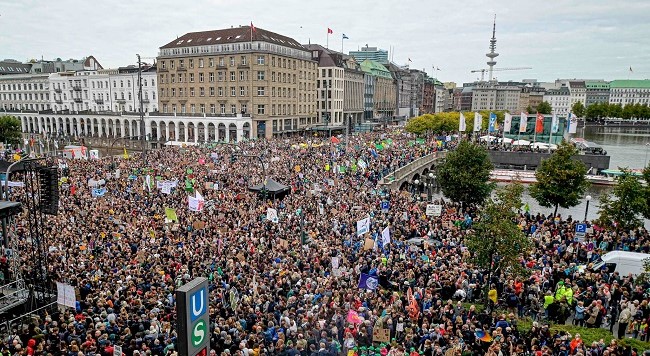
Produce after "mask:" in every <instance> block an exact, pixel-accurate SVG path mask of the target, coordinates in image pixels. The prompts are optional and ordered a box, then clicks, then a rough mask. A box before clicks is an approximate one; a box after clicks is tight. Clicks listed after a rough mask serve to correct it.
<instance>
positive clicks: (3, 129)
mask: <svg viewBox="0 0 650 356" xmlns="http://www.w3.org/2000/svg"><path fill="white" fill-rule="evenodd" d="M21 133H22V128H21V127H20V120H19V119H18V118H16V117H15V116H9V115H5V116H0V142H4V143H7V144H12V145H15V144H19V143H20V139H21Z"/></svg>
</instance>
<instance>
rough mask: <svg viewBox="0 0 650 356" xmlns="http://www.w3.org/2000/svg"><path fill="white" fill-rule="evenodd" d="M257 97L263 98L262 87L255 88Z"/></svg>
mask: <svg viewBox="0 0 650 356" xmlns="http://www.w3.org/2000/svg"><path fill="white" fill-rule="evenodd" d="M257 96H264V87H257Z"/></svg>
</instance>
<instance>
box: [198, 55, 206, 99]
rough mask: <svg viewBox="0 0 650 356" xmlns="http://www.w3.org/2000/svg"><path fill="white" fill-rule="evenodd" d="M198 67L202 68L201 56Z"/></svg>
mask: <svg viewBox="0 0 650 356" xmlns="http://www.w3.org/2000/svg"><path fill="white" fill-rule="evenodd" d="M199 68H203V58H199ZM204 111H205V110H204Z"/></svg>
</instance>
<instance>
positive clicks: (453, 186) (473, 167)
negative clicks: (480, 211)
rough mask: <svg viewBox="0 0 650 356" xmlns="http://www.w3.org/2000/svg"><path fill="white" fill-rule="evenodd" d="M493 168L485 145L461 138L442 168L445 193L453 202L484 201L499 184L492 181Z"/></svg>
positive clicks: (442, 185)
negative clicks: (496, 184)
mask: <svg viewBox="0 0 650 356" xmlns="http://www.w3.org/2000/svg"><path fill="white" fill-rule="evenodd" d="M493 167H494V166H493V165H492V162H490V159H489V157H488V152H487V150H486V149H485V148H484V147H483V146H480V145H476V144H474V143H470V142H468V141H461V142H460V143H459V144H458V147H457V148H456V149H455V150H454V151H450V152H449V153H447V158H446V159H445V162H444V163H442V164H441V165H440V166H439V167H438V177H439V181H440V186H441V188H442V192H443V193H444V194H445V196H446V197H447V198H449V199H451V200H453V201H458V202H461V203H464V204H482V203H483V201H485V199H486V198H487V197H488V196H490V193H491V192H492V190H493V189H494V186H495V185H494V183H492V182H490V172H491V171H492V168H493Z"/></svg>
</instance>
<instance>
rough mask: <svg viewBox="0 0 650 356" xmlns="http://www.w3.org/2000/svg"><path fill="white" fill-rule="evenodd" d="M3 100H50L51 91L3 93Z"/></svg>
mask: <svg viewBox="0 0 650 356" xmlns="http://www.w3.org/2000/svg"><path fill="white" fill-rule="evenodd" d="M2 100H14V101H15V100H50V94H49V93H34V94H32V93H29V94H27V93H24V94H23V93H18V94H16V93H9V94H6V93H3V94H2Z"/></svg>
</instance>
